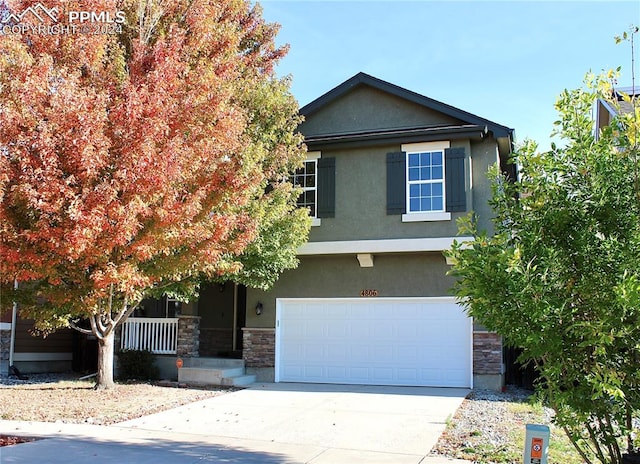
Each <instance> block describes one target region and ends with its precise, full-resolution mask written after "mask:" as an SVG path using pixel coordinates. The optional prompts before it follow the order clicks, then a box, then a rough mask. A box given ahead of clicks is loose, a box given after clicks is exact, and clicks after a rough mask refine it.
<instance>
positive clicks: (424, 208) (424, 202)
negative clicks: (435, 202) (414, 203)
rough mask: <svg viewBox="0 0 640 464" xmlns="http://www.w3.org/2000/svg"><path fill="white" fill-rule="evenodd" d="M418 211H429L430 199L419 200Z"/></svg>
mask: <svg viewBox="0 0 640 464" xmlns="http://www.w3.org/2000/svg"><path fill="white" fill-rule="evenodd" d="M420 211H431V198H421V199H420Z"/></svg>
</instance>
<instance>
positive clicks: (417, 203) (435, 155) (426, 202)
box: [407, 150, 445, 213]
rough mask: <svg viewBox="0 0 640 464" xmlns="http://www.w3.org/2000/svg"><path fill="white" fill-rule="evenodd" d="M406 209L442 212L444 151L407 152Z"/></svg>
mask: <svg viewBox="0 0 640 464" xmlns="http://www.w3.org/2000/svg"><path fill="white" fill-rule="evenodd" d="M407 170H408V171H407V189H408V191H407V211H408V212H409V213H431V212H443V211H444V205H445V202H444V200H445V198H444V151H443V150H434V151H421V152H415V153H407Z"/></svg>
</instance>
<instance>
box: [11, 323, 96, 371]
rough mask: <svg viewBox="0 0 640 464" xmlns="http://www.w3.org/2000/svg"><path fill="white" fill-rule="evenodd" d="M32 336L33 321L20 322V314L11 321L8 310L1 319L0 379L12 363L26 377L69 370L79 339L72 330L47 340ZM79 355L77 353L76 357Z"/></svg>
mask: <svg viewBox="0 0 640 464" xmlns="http://www.w3.org/2000/svg"><path fill="white" fill-rule="evenodd" d="M14 325H15V330H13V331H12V327H13V326H14ZM12 332H13V336H12ZM32 333H33V321H32V320H29V319H22V318H21V317H20V316H19V315H17V317H16V318H15V320H13V314H12V312H11V311H9V312H6V313H4V314H3V315H2V316H0V376H4V375H6V374H7V373H8V371H9V365H10V364H11V362H12V363H13V365H14V366H15V367H17V368H18V370H19V371H20V372H21V373H26V374H28V373H33V372H64V371H68V370H71V369H72V367H73V366H74V353H76V351H77V350H78V349H79V348H80V347H79V345H78V344H79V343H80V340H79V338H78V337H76V336H75V334H74V333H73V331H72V330H71V329H64V330H58V331H56V332H54V333H52V334H50V335H49V336H47V337H43V336H42V335H35V336H34V335H32ZM78 335H79V334H78ZM12 341H13V343H12ZM78 355H79V352H78V353H77V354H75V356H78ZM78 367H82V366H80V365H78ZM91 369H95V367H91ZM78 370H81V369H78Z"/></svg>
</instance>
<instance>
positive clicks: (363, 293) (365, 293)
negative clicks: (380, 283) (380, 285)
mask: <svg viewBox="0 0 640 464" xmlns="http://www.w3.org/2000/svg"><path fill="white" fill-rule="evenodd" d="M360 296H378V290H360Z"/></svg>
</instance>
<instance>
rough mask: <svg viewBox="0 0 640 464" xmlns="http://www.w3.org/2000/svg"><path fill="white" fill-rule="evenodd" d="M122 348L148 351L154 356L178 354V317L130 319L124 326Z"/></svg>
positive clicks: (121, 339)
mask: <svg viewBox="0 0 640 464" xmlns="http://www.w3.org/2000/svg"><path fill="white" fill-rule="evenodd" d="M120 348H122V349H123V350H148V351H151V352H152V353H154V354H176V351H177V348H178V318H177V317H130V318H128V319H127V320H126V321H125V322H124V324H123V325H122V336H121V338H120Z"/></svg>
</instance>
